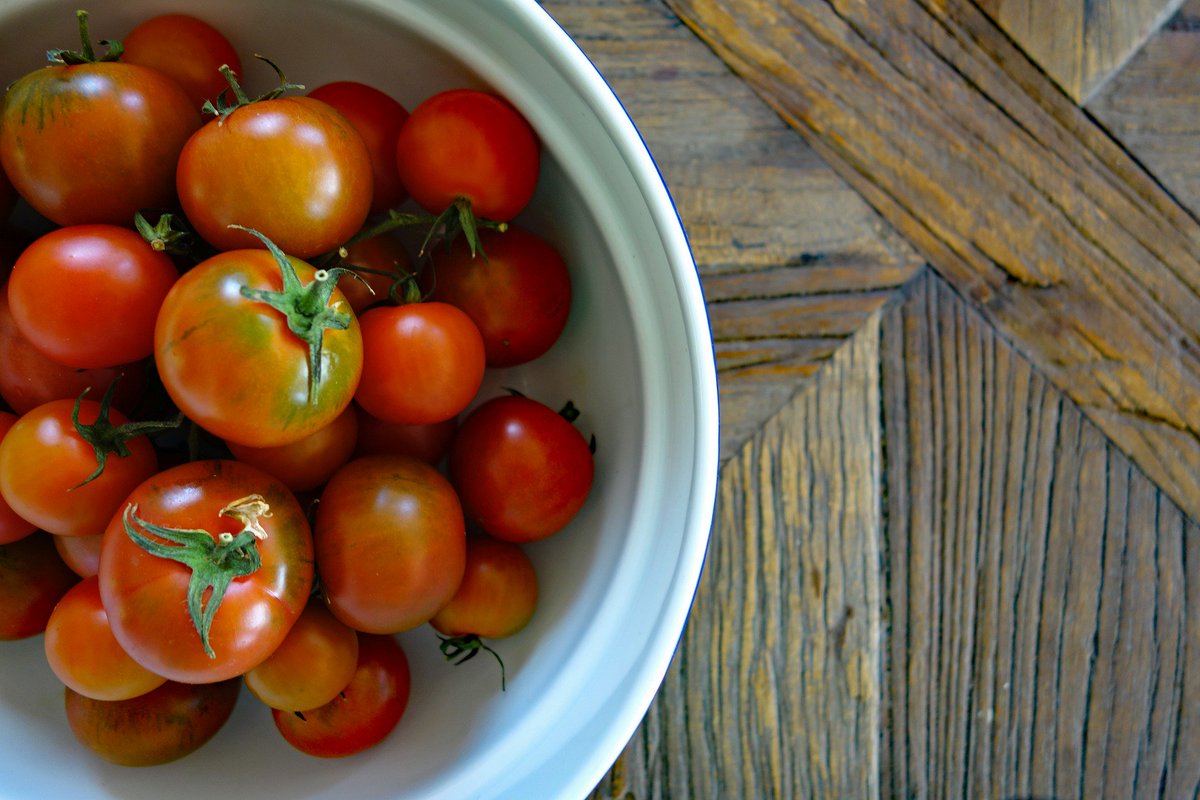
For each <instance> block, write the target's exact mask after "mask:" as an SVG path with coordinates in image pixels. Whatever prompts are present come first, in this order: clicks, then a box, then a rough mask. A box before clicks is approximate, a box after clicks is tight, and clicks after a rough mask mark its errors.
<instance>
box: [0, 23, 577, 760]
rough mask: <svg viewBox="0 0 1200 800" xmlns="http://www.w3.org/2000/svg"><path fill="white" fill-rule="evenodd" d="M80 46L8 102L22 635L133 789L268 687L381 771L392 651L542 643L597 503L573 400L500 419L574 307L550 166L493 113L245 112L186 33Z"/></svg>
mask: <svg viewBox="0 0 1200 800" xmlns="http://www.w3.org/2000/svg"><path fill="white" fill-rule="evenodd" d="M79 23H80V33H81V42H82V48H81V49H80V50H79V51H51V53H50V56H51V61H52V63H51V65H50V66H47V67H44V68H42V69H39V70H36V71H34V72H32V73H29V74H27V75H24V76H15V77H16V79H15V80H13V81H12V82H11V84H10V85H9V88H8V90H7V92H6V93H5V95H4V99H3V105H2V106H0V166H2V167H3V171H2V172H0V215H2V216H3V217H4V218H5V219H6V220H8V221H7V222H6V223H5V224H6V225H7V227H5V228H4V229H3V236H2V237H0V240H2V244H3V246H2V247H0V281H3V291H0V399H2V400H3V408H0V639H10V640H11V639H20V638H25V637H29V636H33V635H36V634H39V633H43V632H44V634H45V636H44V642H45V650H46V657H47V661H48V664H49V666H50V668H51V669H52V670H53V672H54V674H55V675H56V676H57V677H58V678H59V679H61V681H62V683H63V684H64V686H65V692H66V714H67V718H68V721H69V724H70V727H71V730H72V731H74V733H75V734H76V736H77V737H78V738H79V739H80V741H82V742H83V743H84V744H86V745H87V746H88V747H90V748H91V749H92V750H93V751H95V752H96V753H98V754H99V755H101V756H102V757H104V758H106V759H108V760H110V761H113V762H115V763H119V764H130V765H146V764H156V763H162V762H164V761H169V760H173V759H175V758H179V757H181V756H183V755H185V754H186V753H189V752H191V751H192V750H195V749H196V748H198V747H199V746H201V745H202V744H204V742H205V741H207V740H208V739H209V738H210V737H211V736H213V735H215V733H216V732H217V730H218V729H219V728H220V727H221V726H222V725H223V724H224V723H225V721H226V720H227V719H228V717H229V715H230V713H231V711H232V709H233V705H234V703H235V702H236V700H237V697H238V695H239V693H240V691H239V687H240V686H242V685H243V684H244V685H245V686H246V687H248V690H249V691H250V692H251V694H252V695H254V696H255V697H256V698H257V699H258V700H260V701H261V702H262V703H263V704H264V705H265V706H267V707H269V708H270V709H271V710H272V714H273V718H274V720H275V723H276V727H277V728H278V729H279V731H280V733H281V734H282V735H283V737H284V738H285V739H286V740H287V741H288V742H289V743H291V744H292V745H294V746H295V747H296V748H298V749H299V750H301V751H303V752H306V753H311V754H313V755H317V756H326V757H331V756H345V755H350V754H352V753H356V752H359V751H361V750H363V749H365V748H368V747H370V746H372V745H374V744H375V743H377V742H379V741H381V740H382V739H383V737H385V736H386V735H387V734H388V732H389V731H391V730H392V729H393V728H394V727H395V726H396V724H397V723H398V722H399V720H400V718H401V716H402V715H403V713H404V709H405V706H406V704H407V702H408V698H409V693H410V674H409V670H408V662H407V660H406V656H405V654H404V652H403V650H402V649H401V648H400V645H399V643H398V642H397V640H396V638H395V636H394V635H395V634H397V633H400V632H403V631H408V630H412V629H414V628H417V627H419V626H422V625H429V626H430V627H431V628H432V629H433V630H434V631H435V632H436V633H437V634H438V638H440V645H439V646H440V648H441V650H442V652H443V653H444V654H445V655H446V656H447V658H448V659H451V660H459V661H461V660H462V659H463V658H467V657H470V656H471V655H474V654H475V653H476V652H478V651H479V650H480V649H487V650H491V648H490V647H489V646H488V645H486V644H484V643H483V641H482V640H483V639H495V638H503V637H507V636H511V635H513V634H515V633H517V632H518V631H520V630H521V629H522V628H524V627H525V625H526V624H527V623H528V622H529V620H530V618H531V617H532V615H533V614H534V611H535V608H536V606H537V576H536V575H535V573H534V569H533V564H532V562H531V560H530V558H529V556H528V555H527V554H526V552H525V550H524V549H523V547H524V546H525V545H526V544H527V543H529V542H534V541H536V540H539V539H544V538H546V537H549V536H552V535H554V534H555V533H557V532H558V531H560V530H562V529H563V528H564V527H566V525H567V523H568V522H570V520H571V519H573V518H574V517H575V515H576V514H577V512H578V511H579V509H580V507H581V506H582V505H583V503H584V502H585V500H586V498H587V497H588V495H589V493H590V490H591V485H592V478H593V458H592V451H593V449H594V442H589V441H588V440H587V439H585V437H584V436H583V435H582V434H581V433H580V431H579V430H578V429H577V427H576V426H575V424H574V421H575V416H576V414H577V412H576V411H575V408H574V406H573V405H572V404H571V403H569V402H568V403H567V404H566V405H565V407H564V408H563V409H562V411H556V410H554V409H553V408H551V407H549V406H547V405H544V404H543V403H542V402H540V401H538V400H536V399H533V398H529V397H525V396H523V395H520V394H516V393H509V394H504V395H501V396H495V397H484V396H481V394H480V387H481V385H482V384H483V378H484V374H485V371H486V370H488V369H491V368H498V367H509V366H513V365H516V364H524V363H528V362H531V361H534V360H535V359H537V358H539V357H540V356H542V355H543V354H545V353H546V352H547V351H548V350H549V349H550V348H551V347H552V346H553V345H554V343H555V342H556V341H557V340H558V338H559V336H560V334H561V333H562V331H563V329H564V327H565V326H566V324H567V319H568V316H569V312H570V308H571V284H570V278H569V272H568V269H567V266H566V264H565V263H564V261H563V259H562V257H561V256H560V255H559V253H558V252H557V250H556V249H555V248H554V247H553V246H552V245H551V244H550V243H549V242H547V241H546V240H544V239H542V238H540V237H539V236H538V235H536V234H534V233H533V232H531V231H529V230H525V229H522V228H520V227H519V226H518V224H517V223H514V222H513V220H514V218H516V217H518V215H519V214H520V213H521V211H522V210H523V209H524V208H525V207H526V205H527V204H528V203H529V202H530V200H531V198H532V196H533V193H534V190H535V188H536V186H537V183H538V173H539V157H540V144H539V142H538V139H537V137H536V135H535V133H534V131H533V129H532V128H531V127H530V125H529V123H528V122H527V121H526V120H525V119H524V118H523V117H522V116H521V114H520V113H519V112H518V111H517V110H516V109H515V108H514V107H513V106H512V105H510V104H509V103H508V102H507V101H506V100H504V99H503V98H501V97H498V96H496V95H495V94H492V93H488V92H485V91H480V90H476V89H460V88H454V89H448V90H446V91H443V92H440V93H437V94H435V95H433V96H432V97H429V98H428V99H426V100H425V101H424V102H422V103H421V104H419V105H418V106H416V107H415V108H414V109H413V110H412V111H411V113H410V112H409V110H407V109H406V108H404V107H403V106H402V105H401V104H400V103H399V102H397V101H396V100H394V99H393V98H391V97H389V96H388V95H387V94H385V93H383V92H382V91H380V90H378V89H376V88H374V87H370V86H367V85H364V84H362V83H357V82H353V81H338V82H334V83H328V84H326V85H324V86H321V87H319V88H317V89H314V90H312V91H311V92H308V93H307V94H299V92H302V91H303V90H304V87H303V86H300V85H297V84H292V83H289V82H288V81H287V80H286V78H284V77H283V74H282V72H280V71H279V70H278V69H277V68H275V66H274V65H273V64H270V62H266V63H267V64H268V65H269V66H270V67H271V68H274V69H275V71H276V72H277V73H278V75H279V80H280V85H279V87H278V88H276V89H274V90H272V91H270V92H267V93H266V94H264V95H263V96H261V97H257V98H250V97H248V96H247V95H246V93H245V91H244V89H243V88H242V86H241V84H240V82H239V80H240V77H239V72H240V70H241V62H240V60H239V59H238V56H237V53H236V51H235V50H234V48H233V47H232V46H231V45H230V43H229V40H228V39H227V38H226V37H225V36H224V35H223V34H222V33H221V32H220V31H218V30H216V29H215V28H213V27H212V26H211V25H208V24H207V23H205V22H203V21H201V20H199V19H196V18H195V17H191V16H185V15H180V14H170V15H165V16H160V17H155V18H153V19H149V20H146V21H145V22H143V23H142V24H140V25H138V26H137V27H136V28H135V29H134V30H132V31H130V32H129V35H128V36H127V37H126V39H125V42H126V44H127V46H126V47H124V48H123V47H122V45H121V44H120V43H117V42H106V44H107V46H108V50H107V52H106V53H104V54H103V55H98V54H97V53H96V51H95V49H94V48H93V45H92V43H91V36H90V33H89V31H88V20H87V15H86V13H84V12H80V14H79ZM264 61H265V59H264ZM14 206H15V208H16V211H14ZM18 218H20V219H22V220H23V221H22V222H21V224H16V223H15V222H14V220H16V219H18ZM31 221H32V222H31ZM413 250H415V251H416V252H415V255H410V252H411V251H413ZM435 641H436V640H435ZM492 652H493V653H494V651H492Z"/></svg>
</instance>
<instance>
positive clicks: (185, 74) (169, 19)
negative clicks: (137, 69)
mask: <svg viewBox="0 0 1200 800" xmlns="http://www.w3.org/2000/svg"><path fill="white" fill-rule="evenodd" d="M121 44H123V45H125V52H124V53H122V54H121V61H123V62H125V63H127V64H140V65H141V66H143V67H149V68H150V69H153V70H156V71H158V72H161V73H163V74H164V75H166V76H167V77H169V78H171V79H172V80H174V81H175V82H176V83H178V84H179V85H180V86H182V87H183V88H184V90H185V91H187V93H188V94H189V95H190V96H191V98H192V100H193V102H194V103H195V104H196V108H200V107H201V106H202V105H204V101H205V100H214V99H215V98H216V97H217V95H219V94H220V93H221V92H222V91H224V90H225V89H227V88H228V87H229V83H228V82H227V81H226V80H225V76H223V75H222V74H221V73H220V72H219V71H218V70H219V69H220V67H221V65H222V64H228V65H229V68H230V69H232V70H233V72H234V74H236V75H241V74H242V61H241V59H240V58H239V57H238V54H237V51H236V50H234V48H233V45H232V44H230V42H229V40H228V39H227V38H225V35H224V34H223V33H221V32H220V31H219V30H217V29H216V28H214V27H213V26H212V25H209V24H208V23H207V22H205V21H204V20H201V19H198V18H196V17H193V16H190V15H188V14H162V15H159V16H157V17H151V18H150V19H146V20H143V21H142V22H140V23H138V24H137V25H136V26H134V28H133V30H131V31H130V32H129V33H128V34H127V35H126V36H125V38H124V39H122V40H121Z"/></svg>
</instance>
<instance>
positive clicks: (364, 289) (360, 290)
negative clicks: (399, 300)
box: [338, 233, 412, 314]
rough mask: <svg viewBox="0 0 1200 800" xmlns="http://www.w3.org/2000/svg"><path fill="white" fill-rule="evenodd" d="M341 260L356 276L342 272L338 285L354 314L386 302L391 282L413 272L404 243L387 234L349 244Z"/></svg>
mask: <svg viewBox="0 0 1200 800" xmlns="http://www.w3.org/2000/svg"><path fill="white" fill-rule="evenodd" d="M344 261H345V262H346V266H347V267H349V268H350V269H351V270H353V271H354V273H355V275H357V276H358V277H355V276H354V275H343V276H342V277H341V278H339V279H338V288H339V289H341V290H342V293H343V294H345V295H346V299H347V300H349V301H350V305H351V306H352V307H353V308H354V312H355V313H356V314H361V313H362V312H363V311H365V310H366V309H367V308H368V307H370V306H373V305H375V304H376V303H381V302H385V301H387V300H388V297H389V294H388V293H389V292H390V290H391V288H392V284H394V283H395V282H396V281H397V280H399V279H401V278H404V277H407V276H408V275H409V274H410V273H411V272H412V263H411V262H410V261H409V258H408V251H406V250H405V249H404V245H403V243H401V241H400V239H399V238H398V237H396V236H394V235H391V234H386V233H385V234H381V235H379V236H372V237H371V238H370V239H364V240H362V241H361V242H356V243H354V244H352V245H350V246H349V247H348V248H347V253H346V258H345V259H344Z"/></svg>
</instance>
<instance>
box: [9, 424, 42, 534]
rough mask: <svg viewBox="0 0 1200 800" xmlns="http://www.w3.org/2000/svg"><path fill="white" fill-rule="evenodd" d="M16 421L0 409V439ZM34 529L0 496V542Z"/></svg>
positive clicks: (28, 532)
mask: <svg viewBox="0 0 1200 800" xmlns="http://www.w3.org/2000/svg"><path fill="white" fill-rule="evenodd" d="M16 421H17V415H16V414H10V413H9V412H7V411H0V441H4V436H5V434H7V433H8V430H9V428H11V427H12V426H13V424H14V423H15V422H16ZM35 530H37V525H34V524H33V523H32V522H30V521H28V520H27V519H25V518H24V517H22V516H21V515H19V514H18V513H17V512H15V511H13V510H12V507H10V506H9V505H8V503H7V502H5V500H4V497H3V496H0V544H9V543H11V542H15V541H17V540H18V539H24V538H25V537H26V536H28V535H29V534H31V533H33V532H34V531H35Z"/></svg>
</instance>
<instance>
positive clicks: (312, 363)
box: [230, 225, 354, 402]
mask: <svg viewBox="0 0 1200 800" xmlns="http://www.w3.org/2000/svg"><path fill="white" fill-rule="evenodd" d="M230 227H231V228H237V229H238V230H243V231H246V232H247V233H251V234H253V235H254V236H257V237H258V239H259V240H260V241H262V243H263V244H265V245H266V246H267V250H268V251H269V252H270V253H271V255H272V256H273V257H274V258H275V263H276V264H278V265H279V273H280V276H281V277H282V279H283V289H282V290H281V291H278V292H275V291H270V290H268V289H254V288H252V287H249V286H243V287H242V288H241V293H242V297H245V298H246V299H248V300H254V301H256V302H259V303H266V304H267V305H269V306H270V307H271V308H273V309H275V310H276V311H278V312H279V313H281V314H283V315H284V317H285V318H286V319H287V324H288V330H290V331H291V332H292V333H294V334H295V335H296V336H298V337H299V338H300V340H301V341H303V342H305V343H306V344H307V345H308V399H309V402H312V401H313V400H314V399H315V398H316V396H317V387H318V386H319V385H320V383H321V348H322V345H323V343H324V340H325V331H327V330H339V331H344V330H346V329H347V328H349V327H350V323H351V322H352V321H353V319H354V318H353V316H351V315H350V314H349V313H347V312H345V311H338V310H337V309H333V308H330V307H329V298H330V297H331V296H332V295H333V290H334V289H336V288H337V282H338V278H340V277H341V276H342V275H345V274H347V273H349V274H353V271H352V270H349V269H346V268H345V267H332V268H330V269H319V270H317V273H316V277H315V278H314V279H313V281H312V282H311V283H301V282H300V276H298V275H297V274H296V269H295V267H293V266H292V262H291V261H289V260H288V257H287V256H286V255H284V252H283V251H282V250H280V249H279V248H278V247H277V246H276V245H275V243H274V242H272V241H271V240H270V239H268V238H267V237H266V236H263V235H262V234H261V233H259V232H258V231H256V230H253V229H252V228H244V227H242V226H241V225H231V226H230Z"/></svg>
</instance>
